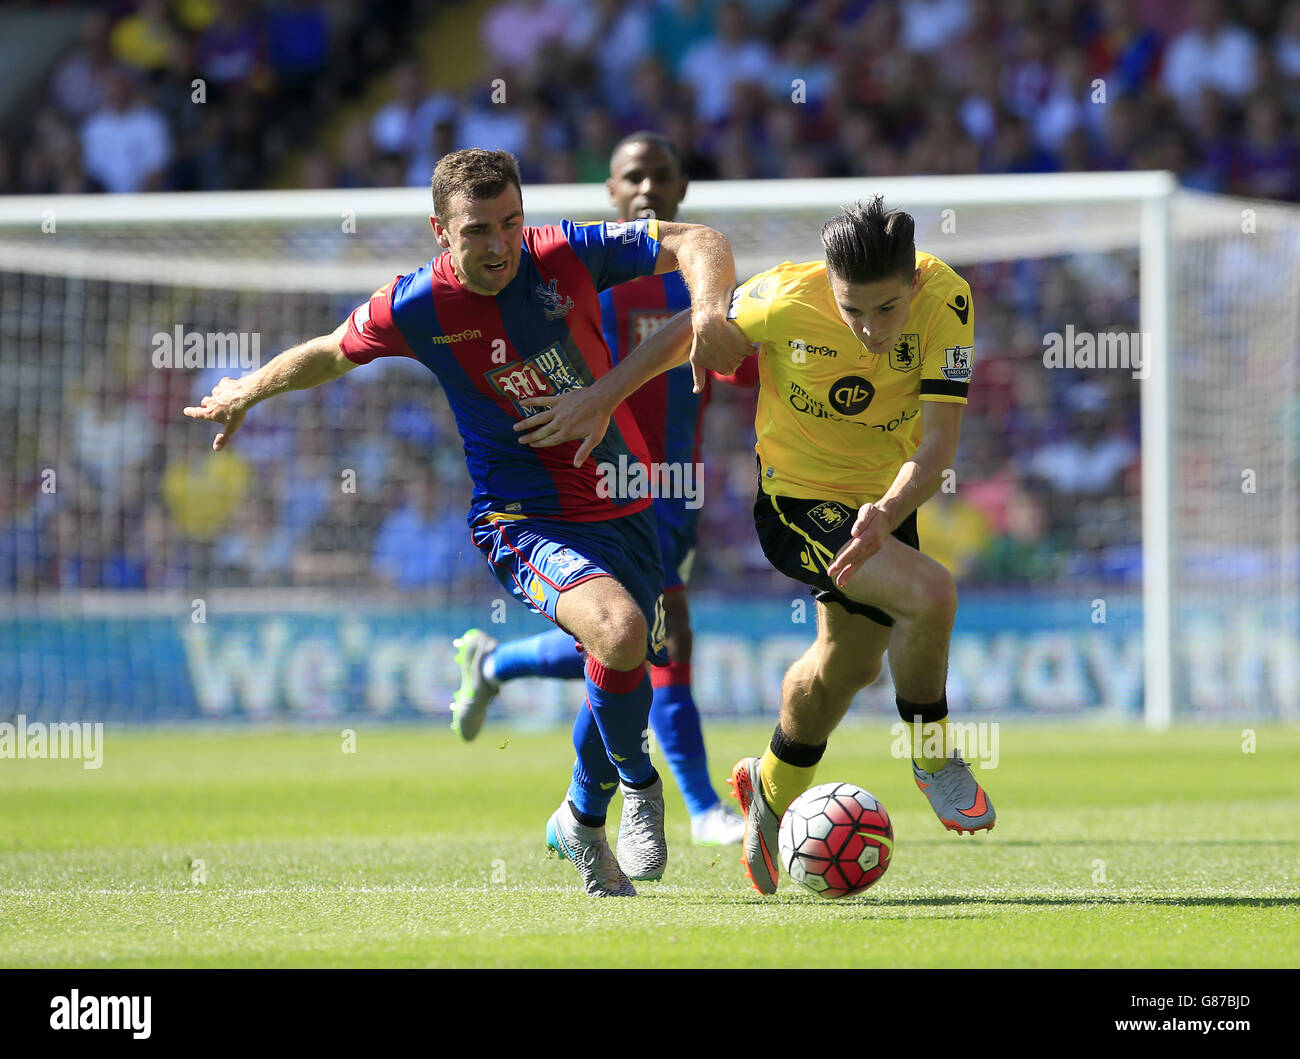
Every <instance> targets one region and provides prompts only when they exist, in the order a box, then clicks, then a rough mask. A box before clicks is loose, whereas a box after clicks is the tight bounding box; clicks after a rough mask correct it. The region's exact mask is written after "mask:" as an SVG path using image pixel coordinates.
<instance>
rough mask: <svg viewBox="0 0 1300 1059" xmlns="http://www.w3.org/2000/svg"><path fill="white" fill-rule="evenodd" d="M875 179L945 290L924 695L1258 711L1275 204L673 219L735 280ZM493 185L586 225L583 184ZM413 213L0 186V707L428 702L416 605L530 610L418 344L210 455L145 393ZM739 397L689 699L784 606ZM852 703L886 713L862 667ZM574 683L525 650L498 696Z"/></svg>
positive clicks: (776, 619)
mask: <svg viewBox="0 0 1300 1059" xmlns="http://www.w3.org/2000/svg"><path fill="white" fill-rule="evenodd" d="M875 193H883V194H884V195H885V196H886V201H887V203H888V204H889V205H890V206H891V207H900V208H904V209H908V210H909V211H910V212H912V213H913V215H914V216H915V217H916V220H917V245H918V248H919V249H923V250H927V251H930V252H932V253H934V254H936V255H937V256H939V257H940V258H942V259H943V260H945V261H947V262H948V263H949V264H951V265H952V266H954V267H955V268H956V269H957V270H958V271H959V272H960V273H961V274H962V275H963V276H965V277H966V278H967V279H968V280H969V281H970V283H971V287H972V290H973V295H974V306H975V308H974V312H975V320H976V350H975V374H974V384H973V386H972V389H971V401H970V405H969V407H968V409H967V411H966V414H965V418H964V423H963V433H962V443H961V448H960V451H959V458H958V461H957V465H956V467H955V468H953V469H952V470H953V473H952V475H950V476H948V477H947V479H946V481H945V485H944V487H943V489H942V490H941V492H940V494H939V495H937V496H936V497H935V498H934V500H932V501H931V502H929V503H928V504H927V505H925V507H924V508H923V509H922V512H921V521H920V525H921V540H922V547H923V548H924V549H925V550H926V551H927V552H928V553H930V554H933V555H934V556H935V557H936V558H938V559H940V561H942V562H944V563H945V565H947V566H948V567H949V568H950V569H952V570H953V571H954V573H955V574H956V575H957V577H958V581H959V586H960V589H961V594H962V604H961V608H960V613H959V617H958V626H957V630H956V634H955V636H954V641H953V651H952V661H951V676H950V695H949V697H950V700H951V701H953V702H954V705H955V706H960V707H962V708H965V709H970V710H972V711H974V712H975V713H976V714H979V713H987V714H988V715H992V714H993V713H994V712H998V713H999V714H1002V713H1014V712H1016V711H1021V712H1023V713H1025V714H1044V715H1079V716H1103V717H1111V718H1117V719H1119V718H1126V717H1137V716H1140V715H1141V714H1142V713H1143V712H1144V711H1145V713H1146V715H1147V717H1148V720H1150V721H1151V722H1152V723H1155V724H1158V725H1159V724H1164V723H1166V722H1167V721H1168V720H1170V719H1183V718H1196V719H1224V720H1237V719H1240V718H1251V717H1283V718H1292V719H1294V718H1295V717H1296V716H1297V715H1298V714H1300V602H1298V600H1300V593H1298V591H1297V586H1298V584H1300V548H1298V546H1297V517H1298V516H1300V511H1298V510H1297V504H1298V501H1297V482H1300V385H1298V383H1297V367H1296V364H1297V356H1298V355H1300V348H1297V346H1298V344H1300V343H1298V340H1297V324H1298V323H1300V210H1297V209H1295V208H1293V207H1284V206H1279V205H1275V204H1267V203H1260V202H1248V201H1238V200H1229V199H1224V198H1220V197H1213V196H1204V195H1197V194H1193V193H1189V192H1183V191H1173V190H1172V187H1171V184H1170V182H1169V181H1168V178H1167V177H1166V176H1165V175H1163V174H1084V175H1063V176H1054V177H1046V176H1035V177H1031V178H1021V177H969V178H916V179H899V180H884V181H861V180H849V181H794V182H780V181H772V182H759V181H755V182H745V183H738V184H729V183H714V184H703V183H701V184H697V185H695V186H693V187H692V188H691V189H690V194H689V196H688V198H687V200H686V201H685V203H684V204H683V208H682V214H681V219H683V220H690V221H696V222H700V223H704V224H709V225H712V226H714V227H717V228H719V229H720V230H722V231H723V232H725V233H726V234H727V235H728V237H729V238H730V239H731V241H732V244H733V246H734V248H735V251H736V258H737V267H738V272H739V273H740V274H741V276H742V278H743V277H744V276H747V275H750V274H753V273H754V272H757V271H760V270H762V269H765V268H768V267H770V266H771V265H773V264H776V263H778V262H780V261H782V260H787V259H788V260H795V261H798V260H806V259H812V258H817V257H820V256H821V247H820V242H819V239H818V231H819V228H820V226H821V224H822V222H823V221H824V220H825V219H826V218H827V217H829V216H830V215H831V214H832V213H833V212H835V210H836V209H837V208H838V207H839V206H841V205H846V204H849V203H852V202H853V201H855V200H859V199H863V198H865V197H867V196H869V195H872V194H875ZM525 208H526V211H527V215H528V221H529V223H532V224H545V223H552V222H554V221H556V220H558V219H559V218H561V217H570V218H573V219H588V220H598V219H612V216H611V214H610V213H609V210H608V207H607V205H606V203H605V200H604V195H603V191H602V189H601V188H599V187H598V186H565V187H558V186H543V187H530V188H527V189H525ZM429 209H430V205H429V200H428V192H427V191H422V190H418V189H405V190H393V191H386V190H385V191H374V190H364V191H361V190H357V191H326V192H266V193H249V194H226V193H220V194H211V195H206V194H192V195H152V196H120V197H112V198H110V197H81V196H71V197H63V198H49V199H8V200H3V199H0V377H3V378H4V380H5V385H4V386H3V387H0V603H2V607H3V609H0V689H2V690H0V712H7V713H15V712H24V713H25V714H26V715H27V716H29V717H32V716H38V715H39V716H46V717H49V718H55V717H58V718H60V719H63V718H71V717H73V716H86V717H91V718H103V717H108V718H120V719H133V720H164V719H170V718H173V717H211V718H235V717H249V718H274V717H285V716H288V717H309V718H310V717H315V718H331V717H335V716H340V715H349V714H352V713H357V712H360V713H363V714H366V715H369V716H374V717H388V718H397V719H400V718H403V717H407V718H415V717H425V716H434V715H437V714H440V713H441V712H442V711H443V710H444V709H445V705H446V702H447V701H448V699H449V697H450V694H451V692H452V690H453V689H454V686H455V684H456V682H457V681H456V677H455V673H454V666H453V665H452V664H451V646H450V642H449V641H450V635H452V634H454V633H455V632H459V631H460V630H461V629H463V628H464V627H466V626H467V625H470V624H475V625H480V626H482V627H485V628H491V629H493V631H494V635H498V636H501V637H506V636H514V635H524V634H526V633H528V632H532V631H537V629H538V626H537V625H536V624H535V623H530V620H529V618H528V616H527V615H526V614H525V613H524V611H523V609H522V608H520V607H519V606H518V604H516V603H515V602H513V601H509V600H505V599H504V598H503V595H504V594H503V593H502V591H501V589H500V587H499V586H498V585H497V583H496V581H495V580H494V579H493V578H492V577H491V576H490V575H489V573H488V571H487V569H486V566H485V564H484V563H483V561H482V559H481V557H480V556H479V555H478V553H477V552H476V551H475V550H474V549H473V547H472V545H471V544H470V541H469V536H468V533H467V532H466V529H465V524H464V511H465V508H466V503H467V500H468V494H469V486H468V481H467V478H466V475H465V471H464V463H463V459H462V458H461V454H460V445H459V438H458V436H457V433H456V430H455V425H454V423H453V422H452V420H451V417H450V414H449V412H448V409H447V404H446V401H445V399H443V397H442V395H441V394H440V392H439V391H438V388H437V386H436V383H435V382H434V380H433V377H432V376H431V375H430V374H429V373H428V372H427V371H426V370H425V369H424V368H423V367H422V366H420V365H419V364H416V363H413V362H409V361H403V360H400V359H392V360H387V361H377V362H375V363H373V364H371V365H369V366H367V367H366V368H364V369H361V370H358V371H356V372H353V373H351V374H349V375H348V376H347V378H346V379H345V380H342V381H341V382H338V383H336V384H333V385H329V386H324V387H321V388H319V389H317V390H313V391H305V392H299V393H291V394H285V395H282V396H281V397H278V398H276V399H275V400H274V401H272V402H268V403H267V404H264V405H262V406H259V407H258V408H256V409H255V410H254V411H253V412H252V413H251V414H250V415H249V417H248V420H247V422H246V425H245V426H244V428H243V430H242V431H241V432H240V434H239V435H238V436H237V437H236V438H235V440H234V442H233V443H232V445H231V447H230V449H229V450H228V451H226V452H223V453H221V454H219V455H213V454H212V453H211V451H210V444H211V438H212V436H213V434H214V433H215V430H214V429H213V428H212V427H210V426H208V425H206V424H200V423H196V422H193V421H191V420H188V419H186V418H184V417H183V416H182V415H181V408H182V407H183V406H185V405H187V404H191V403H196V402H197V401H198V399H199V398H200V397H201V396H202V395H203V394H205V393H207V392H208V391H209V390H210V389H211V387H212V385H213V384H215V382H216V381H218V380H219V379H220V378H221V377H222V376H224V375H231V376H238V375H240V374H242V373H244V372H245V371H247V370H251V369H252V368H255V367H256V366H258V365H259V364H261V363H265V362H266V361H267V360H269V359H270V358H272V357H273V356H275V355H276V354H277V353H278V352H280V351H281V350H283V349H285V348H287V347H289V346H291V345H294V344H296V343H298V342H300V341H302V340H304V339H306V338H308V337H312V336H315V335H319V334H325V333H328V332H330V331H332V330H333V329H334V328H335V327H336V326H337V325H338V324H339V322H340V321H342V320H343V319H344V317H345V316H346V314H347V313H348V312H350V311H351V309H352V308H354V307H355V306H356V305H357V304H359V303H360V302H361V301H363V300H364V299H365V298H366V297H367V296H368V295H369V294H370V292H371V291H372V290H374V289H376V288H378V287H379V286H381V285H383V284H384V283H386V282H387V281H388V280H390V279H392V278H393V277H394V276H395V275H398V274H399V273H403V272H407V271H410V270H411V269H413V268H415V267H418V266H419V264H421V263H422V262H424V261H426V260H427V259H428V258H429V257H430V256H431V255H432V254H433V253H434V251H435V250H436V249H437V247H436V245H435V244H434V242H433V239H432V235H431V233H430V230H429V225H428V219H427V218H428V213H429ZM752 415H753V395H752V393H748V392H745V391H742V390H734V389H730V388H727V387H717V388H716V389H715V395H714V398H713V405H712V407H711V410H710V412H709V414H708V415H707V417H706V436H705V447H704V452H705V455H704V466H705V472H706V476H705V504H704V509H703V513H702V530H701V540H702V542H703V543H702V546H701V549H700V554H699V557H698V560H697V563H696V567H695V571H694V574H693V580H692V587H693V590H694V594H693V608H694V612H695V617H696V624H697V637H696V640H697V658H696V666H695V670H696V674H697V698H698V699H699V701H700V702H701V705H702V708H703V709H704V711H705V712H706V714H709V715H714V716H742V717H743V716H750V715H753V716H757V715H760V714H767V715H770V713H771V712H772V711H773V710H774V709H775V706H776V701H777V700H776V697H775V696H776V689H778V688H779V680H780V674H781V672H782V671H783V669H784V667H785V666H786V665H787V664H788V663H789V662H790V661H791V660H792V659H793V658H794V657H796V656H797V655H798V654H799V653H800V652H801V651H802V650H803V649H804V647H806V645H807V643H808V642H809V640H810V639H811V637H812V634H813V627H814V626H813V620H814V619H813V617H812V615H811V602H810V601H809V600H808V599H807V596H806V595H805V594H804V592H803V590H802V589H800V588H799V586H797V585H794V584H792V583H791V582H789V581H786V580H784V579H783V578H782V577H781V576H780V575H777V574H775V573H774V572H773V571H771V570H770V569H769V567H768V565H767V563H766V561H765V559H764V558H763V556H762V555H761V553H760V552H759V549H758V546H757V542H756V540H755V538H754V534H753V530H752V521H751V519H750V515H749V509H750V506H751V505H752V501H753V493H754V488H755V479H754V470H753V468H754V464H753V456H752V443H753V431H752ZM862 700H863V702H862V712H866V713H870V712H872V711H882V712H891V711H892V691H890V689H889V682H888V678H887V677H885V678H882V680H881V681H880V682H878V683H877V685H876V686H874V687H873V688H871V689H868V690H867V691H865V692H864V693H863V695H862ZM572 704H573V691H572V689H565V688H563V687H562V686H560V687H557V686H555V685H550V686H546V685H543V684H542V683H541V682H525V683H524V684H522V685H521V686H519V687H516V688H511V689H508V694H507V695H506V696H505V697H504V708H503V715H504V716H507V717H514V718H515V719H522V718H524V717H538V718H540V719H541V721H550V720H558V719H559V718H560V717H562V716H567V714H568V711H569V710H570V709H571V707H572ZM539 708H540V712H539Z"/></svg>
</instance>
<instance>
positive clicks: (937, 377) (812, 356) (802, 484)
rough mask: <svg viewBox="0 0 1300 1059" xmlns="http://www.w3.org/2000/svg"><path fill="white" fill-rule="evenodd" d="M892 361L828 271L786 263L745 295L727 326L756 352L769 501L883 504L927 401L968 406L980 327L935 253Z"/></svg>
mask: <svg viewBox="0 0 1300 1059" xmlns="http://www.w3.org/2000/svg"><path fill="white" fill-rule="evenodd" d="M916 265H917V268H919V269H920V270H921V281H920V284H919V286H918V288H917V292H916V294H915V295H914V296H913V297H912V302H911V311H910V314H909V317H908V322H907V328H906V330H905V331H904V332H903V334H902V335H901V336H900V338H899V341H898V343H897V345H895V346H894V348H893V349H892V350H890V352H889V354H888V356H886V355H884V354H875V353H871V352H869V351H868V350H867V347H866V346H864V345H863V344H862V342H861V340H860V339H859V338H858V336H857V335H856V334H855V333H854V332H853V331H852V330H851V329H850V328H849V326H848V325H847V324H846V323H845V322H844V320H843V319H842V318H841V317H840V312H839V308H838V307H837V306H836V304H835V297H834V295H833V294H832V293H831V288H830V283H829V281H828V280H827V278H826V262H825V261H808V262H804V263H803V264H791V263H790V262H789V261H786V262H783V263H782V264H780V265H777V266H776V267H775V268H772V269H768V271H766V272H760V273H759V274H758V275H757V276H755V277H754V278H753V279H751V280H749V281H748V282H747V283H744V284H742V285H741V286H740V287H738V288H737V289H736V293H735V295H734V296H733V298H732V302H731V312H730V314H729V315H730V317H731V319H732V320H734V321H735V322H736V323H737V325H739V327H740V329H741V330H742V331H744V332H745V336H746V337H747V338H748V339H749V340H750V341H751V342H753V343H755V344H759V345H760V349H759V354H758V356H759V365H758V377H759V391H758V412H757V414H756V416H755V419H754V430H755V432H756V434H757V436H758V441H757V444H756V446H755V450H756V451H757V453H758V458H759V461H760V466H761V472H760V475H761V476H760V481H761V484H762V488H763V490H764V492H766V493H768V494H769V495H772V496H792V497H798V498H801V499H806V500H839V501H842V502H843V503H846V504H851V505H853V506H854V507H860V506H861V505H862V504H865V503H868V502H872V501H876V500H879V499H880V497H881V496H882V495H883V494H884V492H885V490H887V489H888V488H889V487H890V485H891V484H893V481H894V478H895V477H896V476H897V474H898V471H899V468H901V467H902V466H903V464H904V463H905V462H906V461H907V460H908V458H909V457H910V456H911V455H912V454H913V453H914V452H916V449H917V447H918V446H919V445H920V443H921V404H920V402H921V401H946V402H952V403H956V404H965V403H966V395H967V390H968V389H969V386H970V378H971V366H972V355H973V347H974V344H975V339H974V334H975V320H974V315H973V310H972V306H971V295H970V285H969V284H967V282H966V281H965V280H964V279H962V278H961V277H960V276H959V275H957V273H956V272H954V271H953V270H952V269H951V268H949V267H948V266H947V265H945V264H944V263H943V262H942V261H940V260H939V259H938V258H937V257H935V256H933V255H932V254H924V253H919V252H918V253H917V255H916Z"/></svg>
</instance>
